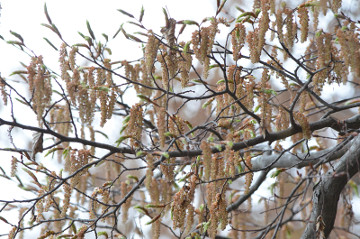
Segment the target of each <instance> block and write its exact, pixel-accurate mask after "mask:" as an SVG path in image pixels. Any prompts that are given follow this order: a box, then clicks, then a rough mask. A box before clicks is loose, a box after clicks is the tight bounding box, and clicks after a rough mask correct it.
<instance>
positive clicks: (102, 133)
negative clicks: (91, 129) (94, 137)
mask: <svg viewBox="0 0 360 239" xmlns="http://www.w3.org/2000/svg"><path fill="white" fill-rule="evenodd" d="M95 133H99V134H101V135H102V136H104V137H105V138H106V139H109V137H108V136H107V134H105V133H104V132H101V131H99V130H95Z"/></svg>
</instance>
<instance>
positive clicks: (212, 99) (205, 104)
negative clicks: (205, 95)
mask: <svg viewBox="0 0 360 239" xmlns="http://www.w3.org/2000/svg"><path fill="white" fill-rule="evenodd" d="M214 100H215V98H211V99H210V100H208V101H206V102H205V103H204V104H203V105H202V108H203V109H205V108H206V107H208V106H209V105H210V104H211V103H212V102H213V101H214Z"/></svg>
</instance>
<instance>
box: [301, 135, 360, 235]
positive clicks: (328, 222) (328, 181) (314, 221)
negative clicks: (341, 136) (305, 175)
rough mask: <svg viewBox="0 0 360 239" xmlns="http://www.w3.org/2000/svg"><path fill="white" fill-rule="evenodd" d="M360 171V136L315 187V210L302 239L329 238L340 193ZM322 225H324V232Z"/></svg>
mask: <svg viewBox="0 0 360 239" xmlns="http://www.w3.org/2000/svg"><path fill="white" fill-rule="evenodd" d="M359 170H360V135H358V136H357V137H356V138H355V139H354V141H353V144H352V145H351V147H350V148H349V150H348V151H347V152H346V153H345V154H344V155H343V156H342V157H341V159H340V160H339V162H338V163H337V165H336V166H335V168H334V169H333V170H330V171H329V172H327V173H326V174H325V175H324V176H323V177H322V178H321V180H320V182H319V183H318V184H317V185H316V186H315V190H314V193H313V209H312V213H311V216H310V219H309V222H308V224H307V226H306V229H305V232H304V234H303V235H302V239H310V238H318V237H317V236H318V235H319V234H320V233H323V234H324V236H325V237H328V236H329V234H330V232H331V231H332V229H333V227H334V222H335V218H336V213H337V204H338V200H339V196H340V193H341V192H342V190H343V188H344V187H345V185H346V184H347V182H348V181H349V180H350V179H351V177H353V176H354V175H355V174H356V173H357V172H358V171H359ZM320 225H324V228H323V231H321V226H320ZM319 228H320V229H319Z"/></svg>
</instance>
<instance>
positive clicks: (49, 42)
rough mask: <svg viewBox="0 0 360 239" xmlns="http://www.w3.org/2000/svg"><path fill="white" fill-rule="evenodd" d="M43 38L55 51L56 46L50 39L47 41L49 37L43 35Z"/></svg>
mask: <svg viewBox="0 0 360 239" xmlns="http://www.w3.org/2000/svg"><path fill="white" fill-rule="evenodd" d="M43 38H44V40H45V41H46V42H47V43H48V44H49V45H50V46H51V47H52V48H54V49H55V50H56V51H58V49H57V48H56V46H54V45H53V44H52V43H51V41H49V39H47V38H46V37H43Z"/></svg>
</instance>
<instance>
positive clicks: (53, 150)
mask: <svg viewBox="0 0 360 239" xmlns="http://www.w3.org/2000/svg"><path fill="white" fill-rule="evenodd" d="M63 149H64V148H61V147H60V148H52V149H50V150H49V151H48V152H47V153H46V154H45V156H44V157H46V156H48V155H49V154H51V153H54V152H56V151H58V150H63Z"/></svg>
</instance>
